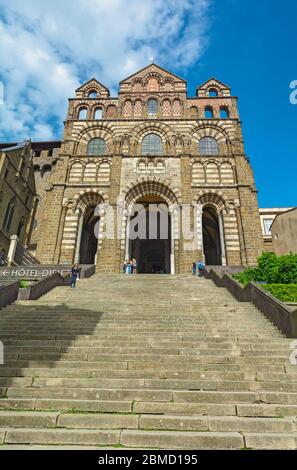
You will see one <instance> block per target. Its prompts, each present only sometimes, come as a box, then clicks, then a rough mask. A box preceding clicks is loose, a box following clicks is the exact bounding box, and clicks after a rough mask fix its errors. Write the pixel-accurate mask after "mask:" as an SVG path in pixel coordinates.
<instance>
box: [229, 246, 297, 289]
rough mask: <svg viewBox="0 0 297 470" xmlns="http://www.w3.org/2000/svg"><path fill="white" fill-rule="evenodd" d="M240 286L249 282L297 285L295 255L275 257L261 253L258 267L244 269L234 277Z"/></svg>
mask: <svg viewBox="0 0 297 470" xmlns="http://www.w3.org/2000/svg"><path fill="white" fill-rule="evenodd" d="M234 277H235V279H237V280H238V281H239V282H240V283H241V284H243V285H247V284H248V283H249V282H251V281H255V282H267V284H297V254H296V255H293V254H290V255H284V256H276V255H275V254H274V253H269V252H268V253H263V254H262V255H261V256H260V257H259V259H258V267H257V268H254V269H251V268H249V269H246V270H245V271H243V272H242V273H240V274H237V275H235V276H234Z"/></svg>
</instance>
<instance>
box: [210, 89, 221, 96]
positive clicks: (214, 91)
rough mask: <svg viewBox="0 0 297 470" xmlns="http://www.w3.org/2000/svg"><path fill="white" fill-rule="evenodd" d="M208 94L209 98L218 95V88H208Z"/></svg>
mask: <svg viewBox="0 0 297 470" xmlns="http://www.w3.org/2000/svg"><path fill="white" fill-rule="evenodd" d="M208 96H210V97H211V98H214V97H216V96H219V94H218V90H217V89H216V88H210V90H209V92H208Z"/></svg>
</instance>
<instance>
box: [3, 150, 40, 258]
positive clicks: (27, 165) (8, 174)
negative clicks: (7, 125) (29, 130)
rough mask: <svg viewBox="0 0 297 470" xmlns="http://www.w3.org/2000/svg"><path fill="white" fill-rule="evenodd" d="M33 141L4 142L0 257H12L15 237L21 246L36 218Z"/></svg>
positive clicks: (24, 243)
mask: <svg viewBox="0 0 297 470" xmlns="http://www.w3.org/2000/svg"><path fill="white" fill-rule="evenodd" d="M33 155H34V151H33V150H32V146H31V142H30V141H25V142H21V143H19V144H0V258H1V261H0V262H1V264H3V263H4V262H5V260H6V258H7V256H8V252H9V247H10V242H11V236H13V235H16V236H17V237H18V239H19V243H20V245H21V246H24V245H26V242H27V240H28V239H29V238H30V232H31V229H32V221H33V219H34V217H35V208H36V187H35V179H34V171H33Z"/></svg>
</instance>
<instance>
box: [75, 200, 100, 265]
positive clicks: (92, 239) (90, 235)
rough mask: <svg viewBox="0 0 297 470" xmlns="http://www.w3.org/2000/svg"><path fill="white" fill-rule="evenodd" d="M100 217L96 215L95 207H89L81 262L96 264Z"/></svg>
mask: <svg viewBox="0 0 297 470" xmlns="http://www.w3.org/2000/svg"><path fill="white" fill-rule="evenodd" d="M99 220H100V219H99V217H98V216H96V215H95V206H94V207H93V206H92V207H88V208H87V209H86V211H85V214H84V218H83V227H82V234H81V243H80V253H79V262H80V263H81V264H95V263H96V255H97V248H98V233H97V232H98V226H99Z"/></svg>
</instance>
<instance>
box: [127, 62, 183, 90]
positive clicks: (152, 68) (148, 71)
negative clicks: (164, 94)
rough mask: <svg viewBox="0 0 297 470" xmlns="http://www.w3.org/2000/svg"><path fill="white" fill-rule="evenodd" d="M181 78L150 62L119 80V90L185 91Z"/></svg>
mask: <svg viewBox="0 0 297 470" xmlns="http://www.w3.org/2000/svg"><path fill="white" fill-rule="evenodd" d="M186 89H187V83H186V81H185V80H184V79H183V78H180V77H178V76H177V75H175V74H174V73H171V72H169V71H168V70H166V69H163V67H160V66H159V65H157V64H150V65H148V66H147V67H145V68H143V69H141V70H139V71H138V72H136V73H134V74H133V75H130V76H129V77H128V78H125V79H124V80H122V81H121V82H120V91H121V92H130V91H132V92H133V91H137V92H150V91H152V92H157V91H186Z"/></svg>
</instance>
